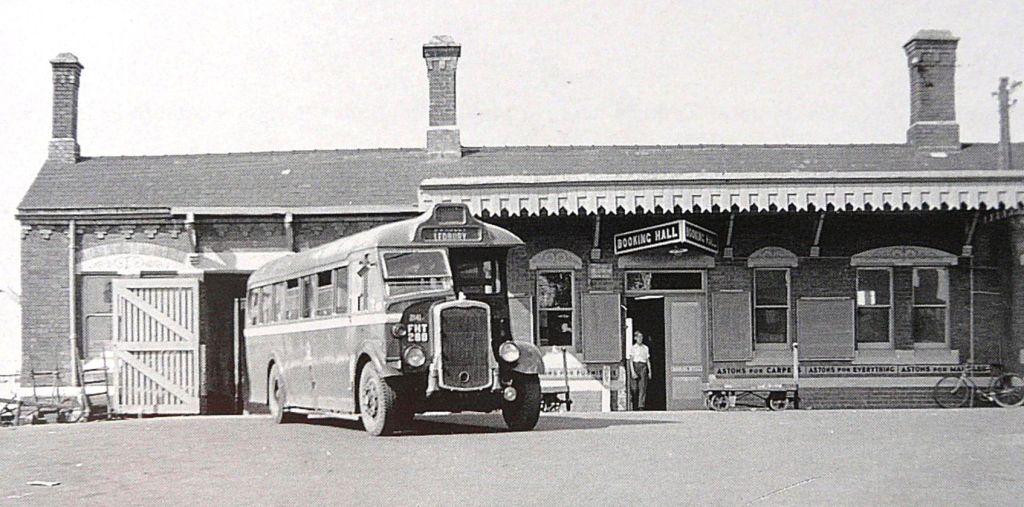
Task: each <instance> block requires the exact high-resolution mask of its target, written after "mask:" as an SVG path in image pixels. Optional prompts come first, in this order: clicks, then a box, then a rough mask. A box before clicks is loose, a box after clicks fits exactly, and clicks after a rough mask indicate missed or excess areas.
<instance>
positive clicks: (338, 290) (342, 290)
mask: <svg viewBox="0 0 1024 507" xmlns="http://www.w3.org/2000/svg"><path fill="white" fill-rule="evenodd" d="M334 313H338V314H345V313H348V266H342V267H340V268H338V269H335V270H334Z"/></svg>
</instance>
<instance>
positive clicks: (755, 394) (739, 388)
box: [704, 343, 800, 411]
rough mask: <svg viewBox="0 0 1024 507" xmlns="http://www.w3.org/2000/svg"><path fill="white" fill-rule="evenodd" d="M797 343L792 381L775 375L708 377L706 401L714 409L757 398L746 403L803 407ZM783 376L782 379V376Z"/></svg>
mask: <svg viewBox="0 0 1024 507" xmlns="http://www.w3.org/2000/svg"><path fill="white" fill-rule="evenodd" d="M798 350H799V346H798V344H796V343H794V344H793V379H792V382H779V381H776V379H727V380H717V379H709V380H708V382H707V383H706V384H704V404H705V405H707V407H708V408H709V409H711V410H716V411H722V410H729V409H730V408H732V407H735V406H737V403H738V402H743V401H745V400H748V399H751V398H753V399H756V400H757V402H756V405H751V404H749V402H747V403H743V406H761V405H764V406H765V407H767V408H768V409H769V410H785V409H787V408H790V407H793V408H800V359H799V354H798ZM780 380H781V379H780Z"/></svg>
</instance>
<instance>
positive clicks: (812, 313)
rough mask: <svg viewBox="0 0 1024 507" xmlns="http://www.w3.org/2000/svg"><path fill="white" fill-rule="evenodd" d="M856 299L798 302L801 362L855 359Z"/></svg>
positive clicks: (805, 300)
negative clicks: (854, 318)
mask: <svg viewBox="0 0 1024 507" xmlns="http://www.w3.org/2000/svg"><path fill="white" fill-rule="evenodd" d="M853 304H854V301H853V298H815V299H810V298H801V299H799V300H798V301H797V303H796V337H797V340H798V341H799V342H800V359H853V354H854V333H853V310H854V307H853Z"/></svg>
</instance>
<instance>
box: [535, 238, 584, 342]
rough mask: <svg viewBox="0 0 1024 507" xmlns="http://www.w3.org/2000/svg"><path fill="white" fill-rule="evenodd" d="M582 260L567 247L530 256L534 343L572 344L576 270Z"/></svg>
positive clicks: (581, 265)
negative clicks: (534, 300)
mask: <svg viewBox="0 0 1024 507" xmlns="http://www.w3.org/2000/svg"><path fill="white" fill-rule="evenodd" d="M582 268H583V260H582V259H580V257H579V256H578V255H576V254H574V253H572V252H570V251H568V250H562V249H560V248H550V249H548V250H544V251H542V252H540V253H538V254H536V255H534V256H533V257H532V258H530V269H531V270H532V271H535V272H536V275H537V287H536V297H537V308H536V311H537V314H536V316H537V319H536V320H537V344H538V345H540V346H542V347H545V346H563V347H568V346H572V345H573V343H574V341H575V340H574V338H575V336H576V332H575V329H576V271H578V270H580V269H582Z"/></svg>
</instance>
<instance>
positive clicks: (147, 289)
mask: <svg viewBox="0 0 1024 507" xmlns="http://www.w3.org/2000/svg"><path fill="white" fill-rule="evenodd" d="M112 289H113V291H112V292H113V306H114V318H113V328H114V330H113V334H112V337H113V338H112V347H113V349H114V353H115V354H116V355H117V367H118V368H117V410H118V411H119V412H120V413H127V414H139V413H141V414H198V413H199V393H200V382H201V378H202V366H201V364H202V363H201V358H200V347H199V280H197V279H195V278H151V279H121V280H117V279H115V280H113V281H112Z"/></svg>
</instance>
